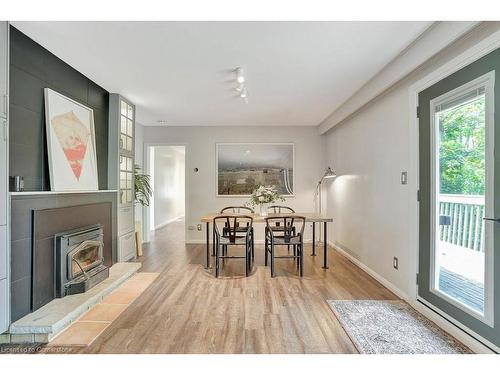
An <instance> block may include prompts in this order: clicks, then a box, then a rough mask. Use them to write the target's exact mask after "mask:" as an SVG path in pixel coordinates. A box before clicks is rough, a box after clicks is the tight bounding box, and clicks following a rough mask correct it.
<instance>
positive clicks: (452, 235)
mask: <svg viewBox="0 0 500 375" xmlns="http://www.w3.org/2000/svg"><path fill="white" fill-rule="evenodd" d="M418 106H419V142H420V144H419V154H420V155H419V156H420V163H419V164H420V176H419V177H420V192H419V199H420V218H419V231H420V235H419V237H420V238H419V273H418V278H417V282H418V298H419V300H420V301H422V302H423V303H426V304H428V305H430V306H431V307H434V308H436V309H437V310H438V311H441V312H443V313H445V314H446V315H448V316H449V317H451V318H453V319H454V320H456V321H458V322H459V323H461V324H462V325H464V326H465V327H467V328H468V329H470V330H471V331H472V332H474V333H475V334H476V335H478V336H480V337H481V338H484V339H486V340H487V341H489V342H490V343H492V344H494V345H495V346H497V347H500V297H499V295H500V219H499V218H500V146H497V147H495V145H500V49H499V50H496V51H493V52H492V53H490V54H488V55H486V56H484V57H483V58H481V59H479V60H477V61H475V62H474V63H472V64H470V65H468V66H467V67H465V68H462V69H461V70H459V71H457V72H455V73H454V74H452V75H450V76H448V77H446V78H445V79H443V80H441V81H439V82H438V83H436V84H434V85H433V86H431V87H429V88H427V89H426V90H424V91H422V92H420V93H419V95H418Z"/></svg>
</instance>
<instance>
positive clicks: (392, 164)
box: [326, 22, 500, 295]
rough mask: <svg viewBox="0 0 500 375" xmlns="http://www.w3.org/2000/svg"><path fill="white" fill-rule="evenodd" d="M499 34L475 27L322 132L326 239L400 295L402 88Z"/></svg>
mask: <svg viewBox="0 0 500 375" xmlns="http://www.w3.org/2000/svg"><path fill="white" fill-rule="evenodd" d="M499 29H500V24H499V23H498V22H494V23H487V24H483V25H481V26H480V27H479V28H477V29H475V30H473V32H472V33H471V34H470V35H467V36H465V37H464V38H462V39H461V40H460V41H458V42H457V43H455V44H454V45H452V46H450V47H449V48H447V49H445V50H444V51H442V52H441V53H439V54H438V55H437V56H435V57H434V58H433V59H431V60H429V61H428V62H427V63H426V64H424V65H423V66H422V67H421V68H420V69H418V70H417V71H415V72H413V73H412V74H411V75H409V76H408V77H406V78H405V79H404V80H402V81H400V82H399V83H398V84H396V85H395V86H393V87H392V88H391V89H390V90H388V91H387V92H385V93H384V94H382V95H381V96H379V97H378V98H376V99H375V100H373V101H372V102H371V103H369V104H368V105H366V106H365V107H363V108H362V109H360V110H359V111H357V112H356V113H355V114H354V115H353V116H351V117H350V118H348V119H347V120H345V121H344V122H342V123H341V124H340V125H338V126H336V127H334V128H333V129H332V130H330V132H328V133H326V149H327V158H326V161H327V163H328V164H331V165H332V166H333V167H334V168H335V171H336V172H337V174H338V175H340V177H338V178H337V179H336V180H335V181H333V182H332V183H331V184H330V185H329V187H328V212H329V214H331V215H333V216H334V217H335V218H336V220H335V225H334V226H333V227H332V229H331V232H332V234H331V235H330V238H333V241H334V244H335V245H337V246H339V247H341V248H343V249H344V250H345V251H347V252H348V253H350V254H351V255H353V256H354V257H356V258H357V259H358V260H360V261H361V262H362V263H363V264H365V265H366V266H368V267H369V268H371V269H372V270H373V271H375V272H376V273H378V274H379V275H381V276H382V277H383V278H385V279H386V280H388V281H389V282H390V283H392V284H393V285H394V286H395V287H396V288H398V289H399V290H400V291H402V292H403V294H407V295H410V293H411V290H412V285H414V284H415V279H414V278H415V275H414V273H413V268H412V264H413V263H412V262H413V257H414V254H412V253H411V251H410V243H409V241H410V238H411V232H410V223H411V220H412V219H411V217H410V204H411V202H414V201H415V200H416V191H414V190H412V189H410V188H409V186H410V185H401V183H400V173H401V172H402V171H407V170H409V168H410V160H411V159H410V151H409V150H410V148H411V147H410V146H411V145H412V144H415V143H416V142H417V140H416V139H410V119H409V116H410V107H409V105H410V104H409V87H410V86H411V85H412V84H413V83H415V82H416V81H418V80H419V79H421V78H423V77H425V76H426V75H427V74H429V73H430V72H432V71H434V70H435V69H436V68H438V67H440V66H441V65H443V64H444V63H446V62H447V61H449V60H451V59H452V58H453V57H455V56H457V55H458V54H459V53H461V52H463V51H464V50H466V49H468V48H470V47H471V46H473V45H474V44H476V43H477V42H478V41H480V40H482V39H484V38H485V37H486V36H488V35H490V34H491V33H492V32H494V31H497V30H499ZM332 236H333V237H332ZM394 256H397V257H398V258H399V270H395V269H393V267H392V260H393V257H394Z"/></svg>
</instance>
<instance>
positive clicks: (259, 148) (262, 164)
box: [216, 143, 295, 197]
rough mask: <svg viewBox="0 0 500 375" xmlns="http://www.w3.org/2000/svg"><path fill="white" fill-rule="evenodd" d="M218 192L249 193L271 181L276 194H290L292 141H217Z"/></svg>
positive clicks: (291, 191) (292, 184)
mask: <svg viewBox="0 0 500 375" xmlns="http://www.w3.org/2000/svg"><path fill="white" fill-rule="evenodd" d="M216 164H217V179H216V181H217V182H216V191H217V196H220V197H231V196H233V197H234V196H249V195H250V194H252V192H253V191H254V190H255V189H257V188H258V187H259V186H261V185H263V186H269V185H274V186H275V187H276V188H277V190H278V192H279V194H281V195H284V196H293V195H294V189H295V170H294V169H295V146H294V144H293V143H218V144H216Z"/></svg>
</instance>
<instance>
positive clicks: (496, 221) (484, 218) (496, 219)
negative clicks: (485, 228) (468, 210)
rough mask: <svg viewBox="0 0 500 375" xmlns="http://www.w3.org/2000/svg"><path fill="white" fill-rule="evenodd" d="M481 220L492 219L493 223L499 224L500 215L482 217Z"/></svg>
mask: <svg viewBox="0 0 500 375" xmlns="http://www.w3.org/2000/svg"><path fill="white" fill-rule="evenodd" d="M483 220H488V221H494V222H495V223H497V224H500V217H499V218H491V217H483Z"/></svg>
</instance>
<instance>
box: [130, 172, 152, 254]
mask: <svg viewBox="0 0 500 375" xmlns="http://www.w3.org/2000/svg"><path fill="white" fill-rule="evenodd" d="M152 195H153V189H152V188H151V176H150V175H148V174H144V173H141V167H140V166H139V165H137V164H134V198H135V203H136V204H140V205H141V206H143V207H146V206H147V207H149V204H150V202H151V196H152ZM141 228H142V223H141V221H140V220H139V221H136V222H135V248H136V252H137V256H142V235H141V232H142V231H141Z"/></svg>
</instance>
